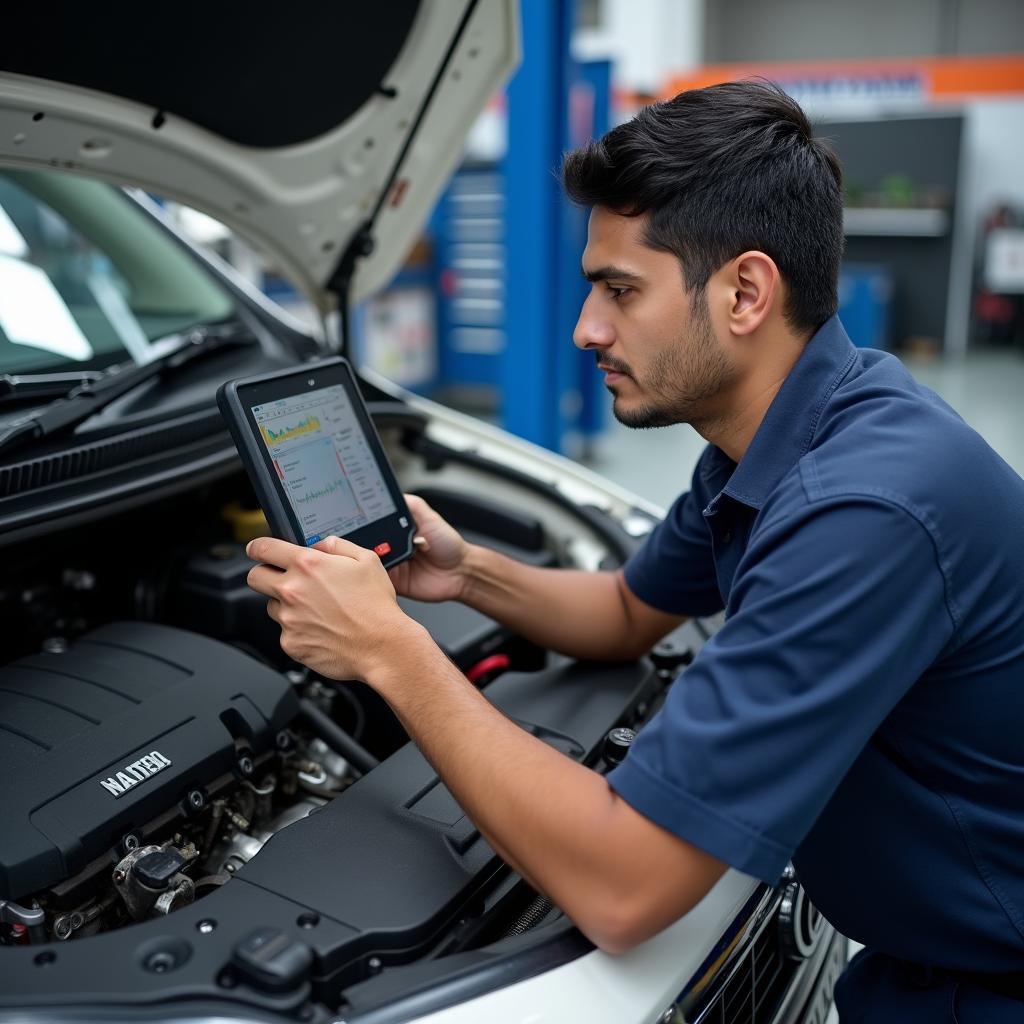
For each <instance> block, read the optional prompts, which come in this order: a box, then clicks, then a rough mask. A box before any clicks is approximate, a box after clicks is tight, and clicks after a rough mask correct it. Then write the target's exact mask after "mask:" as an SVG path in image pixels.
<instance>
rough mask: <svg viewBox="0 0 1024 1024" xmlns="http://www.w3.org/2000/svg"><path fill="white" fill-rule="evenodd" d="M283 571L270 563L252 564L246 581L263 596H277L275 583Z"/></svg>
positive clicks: (278, 580)
mask: <svg viewBox="0 0 1024 1024" xmlns="http://www.w3.org/2000/svg"><path fill="white" fill-rule="evenodd" d="M283 575H284V573H282V572H281V570H280V569H275V568H274V567H273V566H270V565H254V566H253V567H252V568H251V569H250V570H249V575H248V576H247V577H246V583H248V584H249V586H250V587H252V589H253V590H255V591H256V593H257V594H263V595H264V596H265V597H277V584H278V583H279V582H280V580H281V577H282V576H283Z"/></svg>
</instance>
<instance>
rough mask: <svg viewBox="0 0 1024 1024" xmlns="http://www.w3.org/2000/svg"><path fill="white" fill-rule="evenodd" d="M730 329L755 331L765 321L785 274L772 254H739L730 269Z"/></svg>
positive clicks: (735, 332) (744, 332)
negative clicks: (781, 272)
mask: <svg viewBox="0 0 1024 1024" xmlns="http://www.w3.org/2000/svg"><path fill="white" fill-rule="evenodd" d="M727 273H728V278H727V279H728V284H729V290H730V296H729V298H730V303H729V310H728V316H729V330H730V331H731V332H732V333H733V334H735V335H747V334H752V333H753V332H754V331H756V330H757V329H758V327H760V326H761V324H763V323H764V321H765V319H766V318H767V316H768V314H769V313H770V312H771V310H772V306H773V305H774V304H775V301H776V299H777V298H778V297H779V296H780V294H781V291H782V275H781V274H780V273H779V268H778V267H777V266H776V265H775V260H773V259H772V258H771V256H768V255H766V254H765V253H763V252H759V251H758V250H756V249H752V250H750V251H749V252H745V253H742V254H740V255H739V256H737V257H736V258H735V259H734V260H732V261H731V262H730V264H729V265H728V268H727Z"/></svg>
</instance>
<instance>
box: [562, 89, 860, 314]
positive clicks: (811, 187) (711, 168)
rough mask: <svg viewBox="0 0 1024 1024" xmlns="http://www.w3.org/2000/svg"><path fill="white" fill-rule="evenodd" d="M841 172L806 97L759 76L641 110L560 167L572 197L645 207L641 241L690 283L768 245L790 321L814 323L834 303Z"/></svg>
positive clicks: (637, 209) (693, 286)
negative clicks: (670, 259) (801, 101)
mask: <svg viewBox="0 0 1024 1024" xmlns="http://www.w3.org/2000/svg"><path fill="white" fill-rule="evenodd" d="M842 177H843V172H842V168H841V167H840V164H839V160H838V158H837V157H836V155H835V153H834V152H833V150H832V149H831V147H830V146H829V145H828V144H827V143H825V142H824V141H823V140H821V139H815V138H814V137H813V135H812V133H811V126H810V123H809V122H808V120H807V117H806V116H805V114H804V112H803V111H802V110H801V109H800V106H799V105H798V104H797V103H796V102H795V101H794V100H792V99H791V98H790V97H789V96H787V95H786V94H785V93H784V92H783V91H782V90H781V89H780V88H779V87H778V86H777V85H775V84H774V83H772V82H767V81H764V80H749V81H743V82H729V83H727V84H724V85H713V86H710V87H709V88H707V89H691V90H690V91H688V92H683V93H680V94H679V95H678V96H676V97H675V99H671V100H667V101H666V102H664V103H655V104H653V105H652V106H649V107H645V108H644V109H643V110H641V111H640V112H639V113H638V114H637V115H636V117H634V118H633V119H632V120H631V121H627V122H626V123H625V124H621V125H619V126H618V127H616V128H613V129H612V130H611V131H610V132H608V134H607V135H605V136H604V138H602V139H600V140H599V141H597V142H591V143H590V144H589V145H586V146H583V147H582V148H580V149H577V150H575V151H573V152H571V153H568V154H567V155H566V157H565V160H564V163H563V166H562V178H563V182H564V185H565V190H566V192H567V193H568V194H569V196H570V198H572V199H573V200H574V201H575V202H578V203H580V204H582V205H585V206H604V207H607V208H608V209H611V210H613V211H615V212H616V213H620V214H626V215H628V216H639V215H641V214H649V219H648V223H647V226H646V234H645V239H644V240H645V242H646V243H647V244H648V245H650V246H651V247H652V248H654V249H660V250H662V251H664V252H671V253H674V254H675V255H676V256H677V257H678V259H679V262H680V264H681V265H682V271H683V280H684V282H685V284H686V287H687V289H689V290H690V291H694V290H702V289H703V288H704V287H705V285H706V284H707V283H708V279H709V278H710V277H711V275H712V274H713V273H714V272H715V271H716V270H717V269H718V268H719V267H721V266H722V265H723V264H724V263H726V262H727V261H728V260H730V259H733V258H734V257H735V256H738V255H739V254H740V253H742V252H745V251H746V250H747V249H758V250H760V251H761V252H764V253H767V255H769V256H771V258H772V259H773V260H775V262H776V264H777V265H778V268H779V272H780V273H781V274H782V276H783V278H784V279H785V281H786V284H787V285H788V300H787V303H786V308H785V311H784V312H785V316H786V319H787V320H788V322H789V323H790V324H791V326H792V327H793V328H794V329H797V330H808V331H814V330H817V328H818V327H820V326H821V325H822V324H823V323H824V322H825V321H826V320H827V319H828V318H829V317H830V316H832V315H833V313H835V311H836V308H837V306H838V295H837V292H838V282H839V262H840V259H841V258H842V253H843V209H842Z"/></svg>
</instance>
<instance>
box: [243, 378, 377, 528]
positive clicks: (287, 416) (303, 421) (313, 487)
mask: <svg viewBox="0 0 1024 1024" xmlns="http://www.w3.org/2000/svg"><path fill="white" fill-rule="evenodd" d="M249 408H250V409H251V410H252V415H253V418H254V419H255V421H256V425H257V426H258V427H259V431H260V436H261V437H262V438H263V442H264V444H265V445H266V446H267V451H268V452H269V454H270V458H271V461H272V462H273V465H274V470H275V472H276V473H277V476H278V479H279V480H280V481H281V486H282V489H283V491H284V493H285V496H286V497H287V499H288V502H289V503H290V505H291V507H292V511H293V512H294V513H295V518H296V519H297V520H298V522H299V524H300V526H301V527H302V532H303V537H304V539H305V542H306V545H307V546H309V545H312V544H315V543H316V542H317V541H318V540H320V539H321V538H323V537H326V536H329V535H331V534H334V535H337V536H342V537H343V536H346V535H347V534H349V533H351V532H352V531H354V530H358V529H359V528H360V527H362V526H366V525H367V524H369V523H374V522H376V521H377V520H379V519H383V518H384V517H386V516H388V515H391V514H392V513H393V512H395V511H396V506H395V503H394V501H393V500H392V498H391V495H390V493H389V492H388V487H387V484H386V483H385V481H384V477H383V476H382V474H381V471H380V469H379V468H378V466H377V462H376V460H375V459H374V457H373V453H372V452H371V450H370V446H369V443H368V442H367V438H366V435H365V433H364V432H363V429H362V427H361V426H360V424H359V420H358V418H357V416H356V412H355V410H354V409H353V407H352V402H351V401H350V399H349V397H348V394H347V393H346V391H345V388H344V387H343V386H342V385H340V384H337V385H333V386H331V387H325V388H319V389H318V390H316V391H309V392H306V393H304V394H299V395H290V396H288V397H287V398H280V399H276V400H274V401H272V402H265V403H264V404H262V405H253V406H250V407H249Z"/></svg>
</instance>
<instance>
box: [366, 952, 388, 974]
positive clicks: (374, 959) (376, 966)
mask: <svg viewBox="0 0 1024 1024" xmlns="http://www.w3.org/2000/svg"><path fill="white" fill-rule="evenodd" d="M366 966H367V967H368V968H369V969H370V973H371V974H380V970H381V968H382V967H383V966H384V965H383V964H382V963H381V962H380V957H379V956H371V957H370V959H369V960H368V961H367V963H366Z"/></svg>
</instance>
